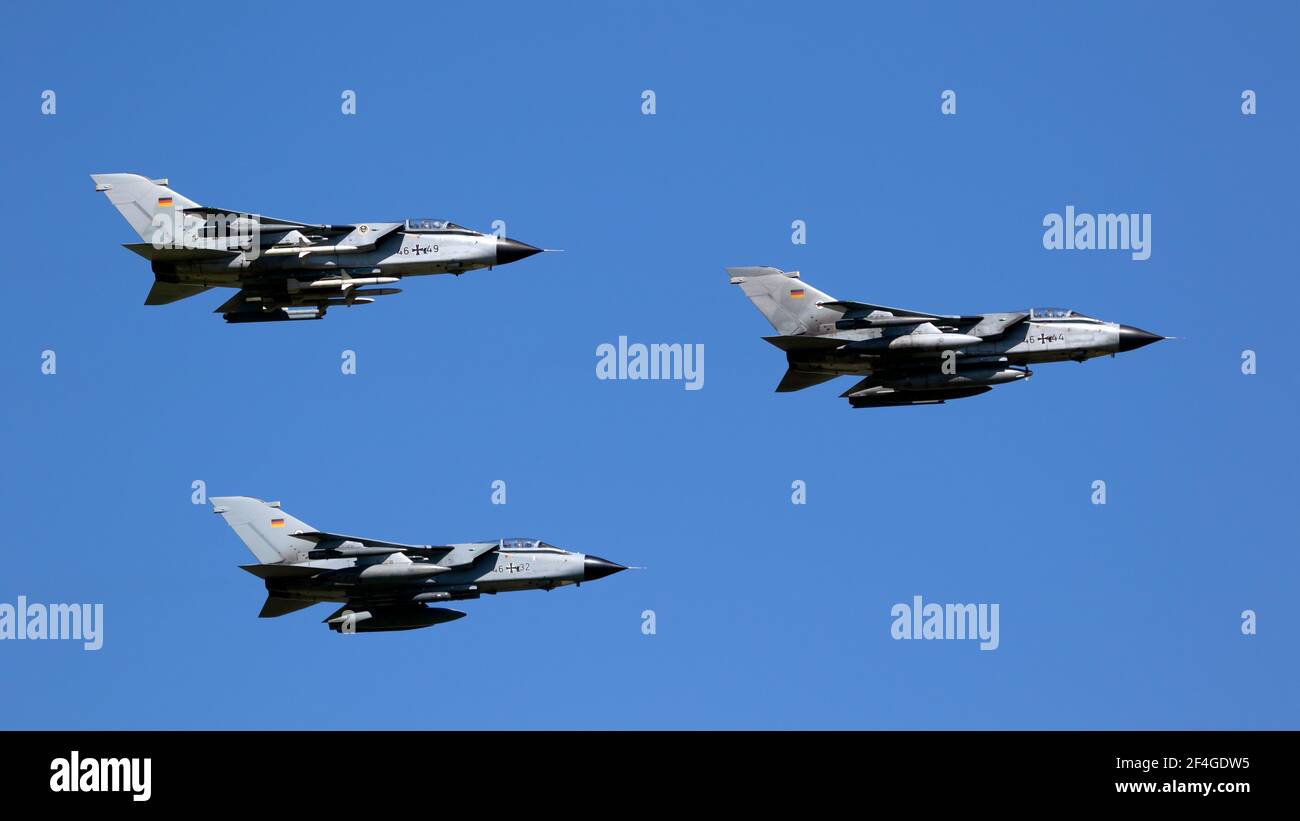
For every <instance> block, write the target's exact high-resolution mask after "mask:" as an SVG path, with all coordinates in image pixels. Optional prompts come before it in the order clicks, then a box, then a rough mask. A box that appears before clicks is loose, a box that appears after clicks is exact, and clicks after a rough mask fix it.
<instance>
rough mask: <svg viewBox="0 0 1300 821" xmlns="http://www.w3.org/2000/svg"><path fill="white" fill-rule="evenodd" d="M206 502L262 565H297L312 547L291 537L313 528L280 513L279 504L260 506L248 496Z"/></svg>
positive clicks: (258, 501) (286, 514) (223, 497)
mask: <svg viewBox="0 0 1300 821" xmlns="http://www.w3.org/2000/svg"><path fill="white" fill-rule="evenodd" d="M209 501H211V502H212V512H214V513H220V514H221V517H222V518H223V519H225V520H226V524H228V525H230V527H231V529H232V530H234V531H235V535H237V536H239V538H240V539H242V540H243V542H244V544H245V545H246V546H247V547H248V549H249V550H250V551H252V553H253V555H254V556H256V557H257V560H258V561H259V562H261V563H262V564H274V563H276V562H296V561H301V560H303V559H305V558H306V554H307V551H308V550H310V549H311V548H312V547H314V545H313V544H312V543H311V542H308V541H306V540H304V539H295V538H294V537H293V536H292V534H293V533H296V532H298V531H306V532H311V531H314V530H315V528H313V527H312V526H311V525H309V524H307V523H306V522H304V521H302V520H300V519H295V518H294V517H292V516H290V515H289V514H288V513H285V512H284V511H282V510H280V503H279V502H263V501H262V500H261V499H253V498H250V497H248V496H213V497H212V498H211V499H210V500H209Z"/></svg>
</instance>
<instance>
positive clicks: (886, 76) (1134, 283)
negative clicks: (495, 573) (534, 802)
mask: <svg viewBox="0 0 1300 821" xmlns="http://www.w3.org/2000/svg"><path fill="white" fill-rule="evenodd" d="M96 5H97V4H85V3H77V4H63V3H52V2H47V3H38V4H27V5H19V6H15V7H13V8H11V9H8V10H7V11H6V23H5V26H4V31H3V33H2V34H0V78H3V79H0V93H2V95H3V96H2V99H0V108H2V109H3V111H4V112H5V113H4V126H5V129H4V130H5V137H4V144H5V150H4V152H3V156H2V157H0V164H2V167H3V171H4V179H5V184H6V186H7V190H8V195H7V196H6V197H4V198H3V203H2V204H0V211H2V213H3V222H4V225H5V226H6V229H7V236H8V238H9V244H8V254H7V255H6V257H5V262H4V274H5V281H6V283H7V285H8V287H7V289H6V291H5V303H6V308H7V310H6V311H5V317H4V321H3V323H0V340H2V341H3V350H2V353H3V358H2V360H0V368H2V370H0V385H3V391H4V393H3V396H4V402H3V411H2V412H0V419H2V420H3V434H2V435H3V439H2V442H0V444H2V445H3V454H4V471H3V488H2V490H3V492H2V493H0V518H2V519H3V521H4V539H3V542H4V552H5V556H4V562H3V570H0V601H7V602H11V603H12V602H13V601H15V600H16V598H17V596H19V595H26V596H28V597H30V598H31V599H32V600H34V601H87V602H103V603H104V605H105V607H106V640H105V645H104V648H103V649H102V650H101V651H99V652H97V653H87V652H83V651H82V650H81V649H80V647H79V645H76V644H74V643H63V642H17V641H13V642H3V643H0V671H2V675H0V705H3V706H0V726H3V727H6V728H26V727H93V728H190V727H197V728H310V727H328V728H334V727H363V728H371V727H375V728H404V727H409V728H452V727H471V728H475V727H511V728H514V727H523V728H534V727H536V728H551V727H595V728H613V727H631V728H654V727H669V728H697V727H699V728H750V727H765V728H800V727H814V728H833V727H852V728H947V727H957V728H1038V727H1065V728H1109V727H1120V728H1123V727H1142V728H1146V727H1151V728H1166V727H1173V728H1178V727H1225V728H1226V727H1246V728H1257V727H1292V728H1294V727H1296V726H1297V725H1298V724H1300V721H1298V719H1300V710H1298V709H1297V703H1296V699H1295V692H1296V681H1295V679H1296V675H1297V670H1298V669H1300V668H1298V665H1297V661H1296V651H1295V648H1296V637H1297V629H1298V628H1300V611H1298V610H1297V604H1296V590H1297V579H1298V578H1300V573H1298V572H1297V571H1300V565H1298V562H1297V558H1296V535H1295V520H1296V519H1295V501H1294V492H1293V482H1294V478H1295V461H1296V455H1297V449H1296V444H1297V437H1296V431H1295V423H1296V411H1297V390H1296V387H1297V385H1296V382H1297V377H1296V374H1295V371H1294V363H1293V361H1292V359H1291V358H1292V357H1293V356H1294V354H1295V341H1294V339H1293V338H1292V337H1293V334H1294V328H1295V326H1296V322H1295V317H1294V314H1293V308H1294V307H1295V306H1296V304H1297V296H1298V294H1297V287H1296V274H1297V266H1296V261H1295V235H1296V219H1297V214H1296V208H1295V206H1296V198H1295V192H1296V189H1297V182H1298V181H1300V180H1298V177H1300V175H1298V173H1297V161H1296V145H1297V136H1298V133H1300V130H1298V129H1297V126H1298V125H1300V114H1298V113H1297V112H1300V100H1298V99H1297V87H1296V79H1297V76H1300V74H1298V73H1297V69H1298V68H1300V58H1298V57H1297V51H1296V49H1295V43H1294V35H1295V32H1296V31H1297V30H1300V19H1298V15H1297V13H1296V12H1295V10H1294V6H1291V5H1290V4H1277V5H1259V6H1255V5H1249V4H1247V5H1243V4H1229V3H1224V4H1215V5H1210V4H1204V3H1195V4H1186V5H1184V4H1179V5H1178V6H1177V7H1175V6H1173V5H1171V4H1134V3H1109V4H1104V5H1101V6H1095V7H1094V6H1091V5H1089V6H1079V7H1071V8H1070V10H1069V11H1063V10H1061V9H1058V8H1055V7H1054V6H1053V5H1052V4H1042V3H1023V4H1012V5H1003V4H999V5H998V7H996V8H993V7H989V6H988V5H986V4H957V5H951V6H950V5H923V4H910V3H909V4H899V5H900V6H901V8H895V9H884V8H873V9H870V10H865V9H861V8H859V7H858V4H849V3H842V4H837V5H826V6H821V5H816V4H813V5H809V4H794V5H792V4H789V3H782V4H744V5H731V6H727V7H724V6H723V5H722V4H708V6H709V7H708V8H705V4H700V3H686V2H682V3H671V4H660V3H639V4H633V3H627V4H616V5H615V4H610V5H609V6H602V5H597V4H566V5H561V6H559V7H556V8H551V7H547V8H542V7H538V6H536V4H524V3H521V4H514V3H493V4H490V5H485V6H481V7H479V6H475V5H474V4H434V5H429V4H422V3H406V4H399V5H397V6H393V7H379V6H366V5H360V6H358V5H357V4H352V3H349V4H338V5H334V6H330V5H326V4H320V3H312V4H304V5H301V6H297V7H292V6H290V5H288V4H271V5H268V4H251V3H250V4H239V3H234V4H226V5H223V6H220V7H200V6H197V5H193V4H189V5H186V4H180V5H172V6H166V7H163V6H159V5H157V4H148V5H146V4H140V5H138V6H133V7H129V10H128V9H127V8H120V7H118V6H116V5H115V6H114V7H112V8H107V7H104V8H99V7H95V6H96ZM949 88H951V89H954V90H956V91H957V93H958V114H957V116H955V117H944V116H941V114H940V112H939V104H940V93H941V91H942V90H943V89H949ZM1246 88H1250V89H1254V90H1255V91H1256V92H1257V93H1258V95H1259V113H1258V114H1257V115H1256V116H1254V117H1245V116H1242V114H1241V113H1240V110H1239V106H1240V94H1241V92H1242V90H1243V89H1246ZM44 89H53V90H55V91H56V92H57V94H58V113H57V115H55V116H52V117H47V116H41V115H40V94H41V91H42V90H44ZM344 89H353V90H355V91H356V92H357V95H358V113H357V115H356V116H354V117H345V116H343V115H342V114H341V113H340V110H339V106H340V94H341V92H342V91H343V90H344ZM643 89H653V90H655V91H656V92H657V95H658V113H657V114H656V115H655V116H653V117H647V116H643V115H642V114H641V113H640V106H641V92H642V90H643ZM116 171H129V172H138V173H142V174H145V175H149V176H155V177H157V176H167V177H170V179H171V181H172V184H173V187H175V188H176V189H177V190H178V191H180V192H182V193H184V194H186V195H187V196H189V197H191V198H193V199H196V200H198V201H199V202H201V203H204V204H210V205H214V206H218V207H225V208H232V209H246V210H251V211H259V212H262V213H267V214H274V215H277V216H284V217H289V218H294V219H301V220H309V221H319V222H347V221H352V220H363V219H368V220H383V219H401V218H403V217H406V216H435V217H445V218H451V219H454V220H456V221H457V222H461V223H464V224H466V225H470V226H474V227H478V228H481V229H488V228H489V227H490V224H491V222H492V221H493V220H494V219H504V220H506V221H507V223H508V225H509V230H510V233H511V234H512V235H513V236H516V237H518V238H519V239H522V240H524V241H526V242H531V243H534V244H537V245H545V246H548V247H558V248H564V249H567V251H566V253H565V254H563V255H547V256H544V257H537V258H533V259H530V260H527V261H525V262H522V263H518V264H515V265H511V266H508V267H504V268H501V269H498V270H494V271H486V272H479V273H475V274H472V275H469V276H465V277H461V278H459V279H454V278H450V277H435V278H427V279H420V280H414V281H409V282H406V283H404V286H405V293H404V294H403V295H402V296H400V297H394V298H390V299H386V300H383V301H381V302H380V303H378V304H375V305H372V306H369V307H365V308H357V309H354V310H336V311H334V312H332V313H331V315H330V316H329V318H328V319H327V320H326V321H324V322H314V323H303V324H272V325H265V326H227V325H225V324H224V323H223V322H222V321H221V319H220V317H219V316H216V315H214V314H212V313H211V311H212V309H213V308H215V307H216V305H218V304H219V303H220V301H221V300H223V299H224V298H225V297H224V296H223V295H222V294H221V293H209V294H205V295H202V296H200V297H197V298H194V299H192V300H188V301H186V302H182V303H179V304H175V305H171V306H167V307H163V308H146V307H143V306H142V304H141V303H142V301H143V298H144V295H145V292H146V291H147V290H148V287H149V284H150V281H151V277H150V274H149V271H148V266H147V263H145V262H144V261H142V260H140V259H138V258H136V257H135V256H134V255H132V254H131V253H129V252H128V251H126V250H124V249H122V248H121V247H120V245H121V243H125V242H131V241H134V236H133V234H132V233H131V231H130V229H129V227H128V225H127V224H126V223H125V222H124V221H123V220H122V219H121V217H120V216H118V214H117V213H116V212H115V211H114V210H113V209H112V208H111V207H110V206H109V204H108V203H107V202H106V201H105V199H104V198H103V196H102V195H98V194H95V193H94V192H93V190H92V184H91V181H90V179H89V177H88V176H87V175H88V174H90V173H92V172H116ZM1071 204H1072V205H1075V206H1076V207H1077V208H1078V209H1079V210H1081V211H1091V212H1098V211H1102V212H1109V211H1125V212H1149V213H1151V214H1152V215H1153V253H1152V255H1151V259H1150V260H1148V261H1146V262H1135V261H1132V260H1131V259H1130V258H1129V256H1128V254H1126V253H1122V252H1114V253H1106V252H1066V251H1055V252H1049V251H1046V250H1044V249H1043V247H1042V231H1043V229H1042V227H1041V221H1042V219H1043V216H1044V215H1045V214H1047V213H1048V212H1060V211H1062V210H1063V209H1064V208H1065V206H1066V205H1071ZM794 219H803V220H806V221H807V224H808V244H807V245H806V246H795V245H792V244H791V242H790V223H791V221H792V220H794ZM747 264H748V265H775V266H780V267H784V268H787V269H799V270H802V271H803V272H804V275H805V278H806V279H807V280H808V281H809V282H811V283H813V284H815V285H817V286H818V287H819V288H821V289H823V290H825V291H828V292H829V293H831V294H833V295H835V296H836V297H839V298H844V299H858V300H864V301H873V302H881V303H884V304H895V305H902V306H906V307H914V308H918V309H926V310H933V311H944V312H971V311H980V310H1012V309H1020V308H1025V307H1028V306H1030V305H1035V304H1061V305H1066V306H1070V307H1074V308H1076V309H1078V310H1081V311H1083V312H1085V313H1089V314H1092V315H1095V316H1100V317H1103V318H1106V319H1111V320H1115V321H1120V322H1125V323H1129V324H1133V325H1137V326H1140V327H1143V328H1147V329H1150V330H1153V331H1157V332H1160V333H1163V334H1169V335H1174V336H1179V337H1185V339H1183V340H1181V341H1177V342H1164V343H1160V344H1158V345H1155V346H1152V347H1150V348H1146V349H1143V350H1141V351H1137V352H1134V353H1131V354H1128V355H1125V356H1121V357H1119V358H1116V359H1101V360H1094V361H1092V362H1089V363H1087V364H1086V365H1082V366H1080V365H1076V364H1072V363H1067V364H1060V365H1054V366H1044V367H1041V368H1039V369H1038V371H1037V375H1036V376H1035V377H1034V378H1033V379H1032V380H1030V381H1029V383H1027V384H1016V385H1009V386H1006V387H1003V388H999V389H998V390H996V391H994V392H993V393H991V394H989V395H986V396H982V397H978V398H975V399H971V400H966V401H962V402H957V403H952V404H948V405H944V406H939V407H921V408H912V409H887V410H877V411H854V410H851V409H850V408H849V407H848V406H847V404H846V403H845V402H844V401H843V400H840V399H837V398H836V395H837V393H838V392H839V391H840V390H843V388H844V387H846V386H847V384H848V382H847V380H840V381H838V382H835V383H832V384H830V385H824V386H821V387H819V388H815V389H811V390H808V391H805V392H802V393H798V394H795V395H781V396H777V395H774V394H773V393H772V388H773V387H774V386H775V384H776V382H777V380H778V379H779V378H780V375H781V373H782V371H783V368H784V362H783V359H782V356H781V354H780V353H779V352H778V351H776V350H775V349H773V348H772V347H770V346H769V345H767V344H766V343H764V342H762V341H761V340H760V337H761V336H763V335H766V334H769V333H770V332H771V331H770V329H769V327H768V326H767V324H766V322H765V321H764V320H763V318H762V317H761V316H760V315H759V314H758V313H757V312H756V311H755V310H754V309H753V308H752V306H750V304H749V303H748V302H747V301H746V300H745V299H744V298H743V296H742V295H741V294H740V293H739V292H738V290H737V289H735V288H733V287H731V286H729V285H728V284H727V282H726V278H725V275H724V273H723V268H724V266H727V265H747ZM227 293H228V292H227ZM619 335H626V336H628V337H630V338H632V339H633V340H637V341H643V342H691V343H703V344H704V345H705V350H706V361H705V365H706V381H705V388H704V390H702V391H698V392H687V391H685V390H683V389H682V386H681V384H680V383H673V382H657V383H653V382H601V381H598V380H597V379H596V378H595V363H596V356H595V349H596V347H597V345H599V344H600V343H602V342H607V341H614V340H616V339H617V337H618V336H619ZM47 348H51V349H54V350H55V351H56V352H57V354H58V374H57V375H56V376H52V377H51V376H43V375H41V373H40V354H41V351H42V350H44V349H47ZM1247 348H1249V349H1253V350H1256V351H1257V352H1258V355H1259V374H1258V375H1256V376H1250V377H1247V376H1243V375H1242V374H1241V372H1240V359H1241V352H1242V351H1243V349H1247ZM344 349H352V350H355V351H356V352H357V355H358V364H359V373H358V374H357V375H356V376H346V377H345V376H343V375H341V374H340V372H339V363H340V352H341V351H343V350H344ZM195 479H202V480H204V481H206V483H207V487H208V490H209V492H210V493H211V494H214V495H223V494H247V495H253V496H260V497H262V498H267V499H281V500H283V502H284V506H285V509H286V510H289V511H291V512H293V513H294V514H295V515H297V516H299V517H301V518H303V519H304V520H306V521H307V522H309V523H311V524H313V525H315V526H317V527H321V528H327V529H333V530H339V531H343V532H351V533H361V534H367V535H373V536H376V537H379V538H388V539H395V540H404V541H413V542H442V541H455V540H469V539H476V538H494V537H496V536H498V535H537V536H540V537H542V538H545V539H546V540H548V541H551V542H554V543H556V544H559V545H561V546H564V547H568V548H571V549H574V550H579V551H589V552H593V553H596V554H598V555H601V556H605V557H608V558H610V559H614V560H617V561H620V562H624V563H626V564H632V565H645V566H647V567H648V569H647V570H644V571H639V572H635V573H632V572H629V573H623V574H620V575H618V576H615V577H612V578H609V579H606V580H603V581H601V582H599V583H596V584H591V585H584V586H583V587H582V588H581V589H576V590H575V589H572V588H570V589H566V590H562V591H557V592H553V593H541V592H535V593H521V594H517V595H509V596H500V597H497V598H493V599H484V600H481V601H477V602H467V603H465V604H464V605H463V608H464V609H465V610H467V611H469V613H470V616H469V617H468V618H467V619H464V620H462V621H459V622H457V623H455V624H452V625H449V626H445V627H438V628H434V629H430V630H423V631H414V632H408V633H396V634H388V635H370V636H357V637H340V636H337V635H334V634H332V633H330V632H328V631H327V630H326V629H325V628H324V627H322V626H321V625H320V624H319V623H318V622H319V620H320V619H321V618H322V617H323V616H324V615H325V614H326V612H327V611H326V608H325V607H324V606H319V607H317V608H315V609H312V610H307V611H303V612H300V613H297V614H293V615H290V616H286V617H284V618H281V619H278V620H274V621H269V620H259V619H257V618H256V614H257V611H258V609H259V607H260V606H261V603H262V599H263V597H264V592H263V590H262V588H261V585H260V583H259V582H258V581H257V580H256V579H254V578H252V577H251V576H248V575H247V574H245V573H243V572H242V571H240V570H239V569H238V568H237V565H238V564H242V563H246V562H248V561H250V558H251V557H250V556H249V555H248V554H247V553H246V552H245V550H244V548H243V546H242V545H241V544H240V542H239V541H238V540H237V539H236V538H235V536H234V535H233V534H232V533H231V532H230V531H229V530H228V529H227V528H226V527H225V525H224V524H223V523H222V522H221V520H220V519H219V518H218V517H215V516H213V515H212V514H211V512H210V508H203V507H195V506H193V505H191V503H190V493H191V490H190V483H191V482H192V481H193V480H195ZM494 479H504V480H505V481H506V482H507V483H508V489H509V496H508V498H509V504H508V505H506V506H504V507H502V506H493V505H492V504H490V498H489V497H490V488H489V486H490V483H491V482H492V481H493V480H494ZM796 479H803V480H805V481H806V482H807V483H808V504H807V505H806V506H803V507H796V506H794V505H792V504H791V503H790V485H791V482H792V481H794V480H796ZM1095 479H1104V480H1105V481H1106V482H1107V483H1108V488H1109V494H1108V501H1109V503H1108V504H1107V505H1106V506H1104V507H1100V506H1094V505H1092V504H1090V502H1089V498H1090V494H1091V483H1092V482H1093V480H1095ZM917 594H919V595H922V596H924V597H925V598H926V600H928V601H935V602H997V603H999V604H1000V606H1001V647H1000V649H998V650H997V651H996V652H981V651H980V650H979V649H978V647H977V646H976V644H975V643H973V642H919V641H918V642H899V641H893V640H892V639H891V638H890V634H889V626H890V616H889V611H890V607H891V606H892V605H893V604H894V603H895V602H906V601H910V600H911V597H912V596H913V595H917ZM1247 608H1249V609H1253V610H1256V611H1257V612H1258V614H1259V634H1258V635H1256V636H1253V637H1246V636H1243V635H1242V634H1241V630H1240V621H1241V620H1240V613H1241V611H1242V610H1244V609H1247ZM646 609H652V610H654V611H655V612H656V613H657V620H658V634H657V635H654V636H644V635H642V633H641V631H640V625H641V618H640V615H641V613H642V611H643V610H646Z"/></svg>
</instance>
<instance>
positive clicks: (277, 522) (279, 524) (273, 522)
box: [271, 519, 284, 527]
mask: <svg viewBox="0 0 1300 821" xmlns="http://www.w3.org/2000/svg"><path fill="white" fill-rule="evenodd" d="M271 527H284V519H272V520H271Z"/></svg>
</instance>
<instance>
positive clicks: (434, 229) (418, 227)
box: [406, 219, 470, 234]
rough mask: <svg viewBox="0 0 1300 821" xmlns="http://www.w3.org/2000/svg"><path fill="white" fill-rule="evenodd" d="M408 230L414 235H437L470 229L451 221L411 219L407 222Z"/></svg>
mask: <svg viewBox="0 0 1300 821" xmlns="http://www.w3.org/2000/svg"><path fill="white" fill-rule="evenodd" d="M406 230H407V231H408V232H409V233H414V234H437V233H442V232H446V231H468V230H470V229H468V228H466V227H465V226H463V225H457V224H456V223H454V222H451V221H450V220H431V219H409V220H407V221H406Z"/></svg>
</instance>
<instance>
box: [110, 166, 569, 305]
mask: <svg viewBox="0 0 1300 821" xmlns="http://www.w3.org/2000/svg"><path fill="white" fill-rule="evenodd" d="M91 179H93V180H94V181H95V190H96V191H102V192H104V194H106V195H107V196H108V200H109V202H111V203H113V205H114V206H116V208H117V210H118V211H120V212H121V213H122V216H123V217H126V221H127V222H129V223H131V227H132V228H134V229H135V232H136V233H137V234H139V235H140V239H141V240H143V241H142V242H137V243H129V244H127V245H126V247H127V248H128V249H130V250H132V251H134V252H135V253H137V254H139V255H140V256H142V257H144V258H145V259H147V260H149V262H150V264H151V265H152V267H153V273H154V285H153V288H152V289H151V290H150V291H149V295H148V296H147V297H146V298H145V301H144V304H145V305H166V304H168V303H171V302H176V301H178V300H182V299H185V298H186V297H191V296H194V295H195V294H200V293H203V292H204V291H206V290H207V289H209V288H238V289H239V292H238V293H237V294H235V295H234V296H233V297H231V298H230V299H228V300H226V301H225V302H224V303H222V305H221V306H220V307H219V308H217V310H216V313H220V314H222V315H224V316H225V318H226V321H227V322H279V321H283V320H291V319H321V318H322V317H324V316H325V312H326V311H327V310H329V308H331V307H332V306H335V305H345V306H352V305H366V304H369V303H371V302H374V301H375V298H376V297H380V296H387V295H389V294H396V293H400V289H398V288H390V287H386V286H389V285H393V284H394V283H397V282H400V281H401V279H402V278H403V277H410V276H422V275H425V274H463V273H464V272H466V271H473V270H476V269H479V268H491V267H493V266H495V265H505V264H506V263H509V262H515V261H517V260H521V259H524V258H526V257H530V256H532V255H533V254H537V253H541V252H542V251H543V250H545V249H542V248H535V247H533V246H531V245H528V244H526V243H522V242H519V241H517V240H513V239H507V238H504V237H497V236H496V235H494V234H484V233H482V232H479V231H472V230H470V229H468V228H465V227H463V226H460V225H456V224H455V223H452V222H448V221H446V220H432V219H408V220H405V221H404V222H367V223H358V224H355V225H314V224H311V223H306V222H295V221H293V220H286V219H275V218H272V217H266V216H262V215H259V214H248V213H243V212H238V211H229V210H226V209H221V208H209V207H207V206H202V205H199V204H198V203H196V202H194V201H193V200H191V199H187V198H186V197H184V196H182V195H180V194H178V193H176V192H175V191H173V190H172V189H171V188H169V187H168V182H167V180H165V179H160V180H150V179H146V178H145V177H141V176H139V175H138V174H92V175H91ZM374 286H380V287H374Z"/></svg>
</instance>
